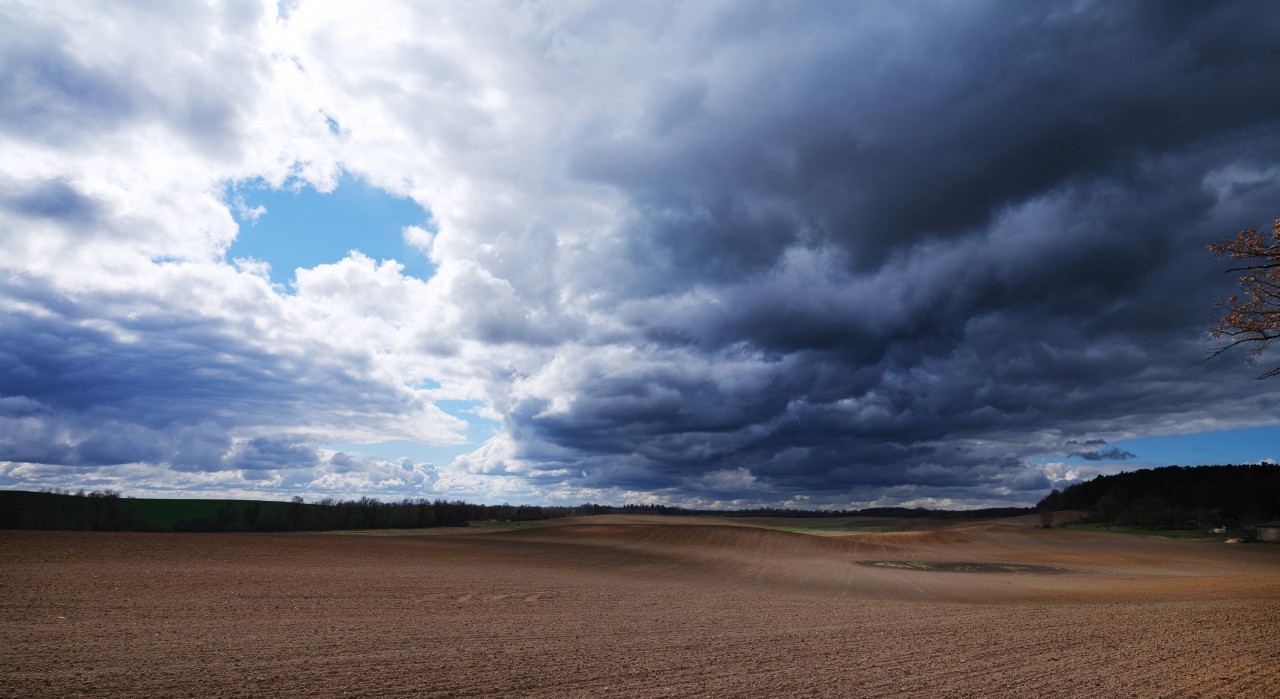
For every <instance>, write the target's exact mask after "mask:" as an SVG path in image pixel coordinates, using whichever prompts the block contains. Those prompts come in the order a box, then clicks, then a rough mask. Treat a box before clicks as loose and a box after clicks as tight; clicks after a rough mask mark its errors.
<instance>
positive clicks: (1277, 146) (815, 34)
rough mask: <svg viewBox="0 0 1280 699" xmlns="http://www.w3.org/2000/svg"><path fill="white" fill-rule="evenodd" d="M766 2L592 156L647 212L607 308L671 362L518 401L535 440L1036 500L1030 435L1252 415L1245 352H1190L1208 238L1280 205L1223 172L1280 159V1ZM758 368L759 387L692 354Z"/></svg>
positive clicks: (601, 469)
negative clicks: (565, 400) (708, 69)
mask: <svg viewBox="0 0 1280 699" xmlns="http://www.w3.org/2000/svg"><path fill="white" fill-rule="evenodd" d="M806 7H807V8H808V10H814V8H815V7H817V6H812V5H810V6H806ZM793 10H794V12H793ZM759 12H760V13H759V14H757V8H752V9H744V8H741V7H739V8H736V9H735V10H734V11H733V14H734V17H732V22H730V24H732V26H733V27H734V28H733V29H732V30H728V29H727V28H726V25H725V24H724V23H723V22H722V24H721V25H720V26H719V28H720V29H721V30H722V31H721V32H720V33H719V34H714V36H715V37H716V38H715V39H708V42H709V46H706V47H704V48H703V49H702V50H704V51H705V52H706V53H707V54H709V55H711V56H713V57H719V58H728V57H740V58H742V60H741V61H724V62H725V63H729V64H731V65H732V66H733V67H732V68H727V69H725V70H726V71H727V72H725V73H723V74H712V75H711V76H710V77H707V78H700V79H698V80H692V79H691V80H688V81H685V82H679V81H676V82H674V83H673V82H666V83H661V84H659V85H657V86H656V87H655V88H653V89H652V90H651V91H650V98H649V102H648V103H647V104H646V113H647V114H650V115H651V117H650V118H649V122H648V123H649V129H648V130H647V131H646V130H644V129H637V130H633V131H630V132H628V135H626V136H618V135H616V131H607V132H606V131H601V134H600V135H599V136H593V135H591V134H588V135H587V136H586V137H585V138H584V140H583V142H582V143H581V144H580V145H579V147H578V150H577V152H576V154H575V157H574V159H573V161H572V162H573V163H574V167H575V173H576V174H577V175H578V176H580V177H582V178H586V179H590V180H592V181H596V182H605V183H608V184H611V185H614V186H615V187H617V188H618V190H619V191H621V192H624V193H625V194H626V195H627V196H628V197H629V201H630V203H631V209H630V214H631V216H630V219H629V220H628V223H627V224H626V225H627V227H628V236H627V241H628V242H627V243H626V246H625V249H624V250H623V251H621V252H620V255H621V256H622V257H623V258H625V259H627V260H629V261H630V262H631V264H632V269H633V270H634V274H631V275H627V274H619V275H616V276H615V277H614V278H613V280H612V284H613V294H612V295H611V296H610V297H608V300H607V301H606V300H604V297H602V298H601V301H600V302H601V304H605V303H608V304H612V305H613V306H614V307H615V308H616V312H615V317H618V318H620V319H622V320H623V321H624V322H626V323H627V324H629V325H630V326H631V327H632V328H633V329H635V330H636V331H637V332H638V333H640V334H641V337H642V338H643V342H645V343H646V344H648V345H649V346H652V347H655V348H666V349H660V350H657V351H656V354H655V356H660V357H664V358H666V359H667V360H668V361H669V362H670V363H669V364H667V365H660V366H652V365H649V366H644V367H638V368H624V367H618V366H614V367H610V368H606V369H604V370H601V371H597V372H596V373H594V374H591V375H590V376H584V375H578V376H576V377H575V378H574V379H573V380H571V381H568V382H566V386H565V388H566V389H568V390H570V391H571V392H572V393H573V395H574V396H575V400H574V402H573V405H572V406H571V408H570V409H569V410H567V411H549V410H546V409H545V405H542V404H538V403H536V401H535V402H534V403H531V404H527V405H525V406H523V407H522V408H519V409H516V410H514V411H513V412H511V413H510V414H509V416H508V417H509V420H511V422H512V424H513V425H514V427H515V429H516V430H517V432H516V433H517V434H518V435H520V438H521V439H524V440H526V441H527V443H528V445H534V444H536V443H537V442H539V441H541V442H545V443H546V444H547V445H554V446H555V447H559V448H563V449H565V450H567V451H558V452H556V453H557V454H559V457H558V458H559V459H560V460H561V462H564V463H571V464H573V465H574V467H575V468H576V467H579V466H585V467H588V468H594V469H595V471H594V476H593V475H586V476H584V479H585V480H584V482H594V481H597V480H601V481H603V480H607V481H609V482H612V483H614V484H616V485H618V486H619V487H625V488H634V489H640V490H644V489H657V488H660V487H661V486H662V485H663V484H666V483H669V482H670V481H671V479H672V478H675V477H678V476H680V475H683V476H684V477H685V478H686V481H685V484H686V490H685V491H684V492H697V491H698V489H699V488H704V487H705V488H706V491H707V492H708V493H714V494H715V495H716V496H717V497H723V496H727V495H729V494H731V493H730V491H735V490H736V491H737V495H738V496H741V497H753V496H763V497H766V499H767V498H768V497H773V496H775V495H778V494H783V493H788V492H808V491H810V490H811V491H815V492H822V491H826V492H836V491H839V492H843V493H847V494H850V496H851V497H856V496H858V495H859V494H861V495H870V494H874V493H884V492H888V491H889V489H891V488H892V487H894V486H913V487H914V486H920V487H927V488H929V489H930V491H929V492H931V493H939V492H943V491H944V490H946V489H950V490H947V492H951V493H953V494H957V493H958V494H963V493H965V492H968V493H970V494H971V495H972V494H973V493H977V492H983V493H991V492H993V489H995V488H1004V489H1005V490H1004V491H1003V492H1006V493H1010V494H1009V495H1008V497H1010V498H1012V499H1021V500H1026V499H1028V497H1027V496H1026V495H1023V494H1020V492H1019V491H1021V490H1023V489H1027V490H1034V489H1035V488H1043V487H1047V485H1048V481H1046V480H1045V479H1044V477H1043V476H1040V475H1038V474H1034V473H1032V474H1031V475H1029V476H1026V477H1023V476H1020V475H1017V474H1020V473H1022V470H1023V467H1024V465H1025V461H1023V458H1025V457H1026V456H1029V455H1031V454H1037V453H1038V454H1042V455H1043V454H1053V453H1058V454H1060V455H1062V456H1065V455H1066V454H1067V453H1069V452H1072V451H1074V454H1073V455H1074V456H1079V457H1081V458H1085V459H1090V460H1103V459H1108V460H1124V459H1129V458H1133V455H1132V454H1129V453H1128V452H1124V451H1123V450H1119V449H1109V450H1081V449H1078V448H1076V449H1066V450H1062V451H1060V452H1054V451H1053V450H1054V449H1055V444H1060V442H1058V441H1056V440H1057V439H1060V438H1061V437H1070V436H1075V435H1078V441H1081V442H1082V443H1091V442H1093V439H1094V438H1090V437H1089V436H1088V435H1089V433H1090V432H1093V431H1097V432H1102V431H1107V430H1119V431H1121V432H1123V431H1125V430H1142V429H1149V428H1150V427H1151V426H1152V425H1156V424H1160V425H1164V426H1165V428H1166V429H1167V427H1168V425H1170V424H1176V423H1177V422H1178V420H1180V419H1183V418H1185V417H1187V416H1192V415H1199V414H1203V413H1204V411H1210V412H1212V413H1213V414H1215V415H1217V416H1221V417H1222V418H1224V419H1227V420H1230V419H1247V418H1246V416H1247V415H1248V411H1249V410H1250V409H1251V406H1252V404H1250V407H1242V406H1234V407H1233V406H1232V405H1231V404H1230V402H1231V401H1232V400H1233V397H1234V396H1236V395H1238V394H1239V392H1240V390H1241V387H1242V386H1244V385H1245V383H1244V382H1245V380H1246V379H1247V377H1244V376H1242V375H1240V371H1239V367H1238V366H1236V365H1233V364H1231V363H1230V362H1220V363H1214V364H1211V365H1203V364H1201V363H1200V362H1199V360H1200V359H1202V358H1203V352H1204V349H1205V347H1204V346H1203V344H1202V335H1203V328H1204V327H1206V325H1207V323H1208V320H1209V318H1210V316H1211V308H1210V304H1211V301H1212V299H1214V298H1215V297H1218V296H1222V295H1225V293H1227V289H1228V286H1229V284H1228V282H1229V280H1226V279H1224V278H1222V276H1221V271H1220V269H1219V268H1218V267H1215V265H1214V264H1213V263H1212V261H1211V260H1209V259H1208V258H1207V256H1206V254H1205V252H1204V245H1205V243H1206V242H1208V241H1210V240H1212V239H1215V238H1217V237H1220V236H1223V235H1227V234H1229V233H1232V232H1234V231H1235V230H1237V229H1240V228H1243V227H1248V226H1251V225H1258V224H1260V223H1263V222H1265V221H1266V220H1267V219H1268V217H1269V216H1271V215H1274V213H1275V212H1274V211H1273V210H1272V209H1270V208H1268V207H1273V206H1274V202H1275V200H1276V195H1277V194H1280V187H1277V184H1276V182H1275V181H1274V179H1273V178H1271V177H1258V176H1253V175H1247V174H1246V175H1243V176H1240V177H1239V180H1240V183H1239V184H1237V183H1235V182H1234V181H1232V179H1231V178H1232V177H1234V176H1235V175H1232V173H1238V172H1243V173H1248V172H1268V171H1270V170H1268V168H1271V167H1272V164H1273V163H1274V162H1276V160H1277V157H1280V138H1278V137H1277V136H1276V135H1275V134H1276V133H1277V130H1276V126H1277V125H1278V124H1277V119H1276V116H1275V115H1276V114H1280V89H1277V83H1276V75H1277V71H1280V58H1277V57H1276V56H1275V55H1274V54H1273V53H1268V50H1267V49H1268V48H1269V47H1272V46H1275V45H1277V41H1280V32H1278V31H1277V30H1276V26H1277V20H1280V16H1278V15H1277V13H1276V12H1275V10H1274V9H1271V8H1265V7H1262V6H1260V5H1258V4H1254V3H1215V4H1168V3H1145V4H1141V3H1139V4H1084V5H1077V6H1071V7H1061V6H1046V5H1034V4H1010V3H1004V4H986V5H979V6H965V7H964V8H963V9H960V8H958V7H954V6H953V7H948V8H933V9H932V10H930V11H928V12H924V11H917V10H913V9H910V8H908V6H905V5H903V6H898V5H893V6H886V7H882V8H879V9H876V10H875V11H870V10H866V9H865V8H864V7H863V6H856V7H855V6H853V5H848V4H835V5H824V6H821V9H820V11H812V12H809V11H806V10H802V9H796V8H794V7H792V6H788V8H787V11H786V12H785V13H780V14H777V15H769V14H768V13H767V12H766V11H763V10H761V11H759ZM721 20H723V21H728V20H727V18H721ZM880 21H885V22H887V23H888V25H890V26H894V27H901V26H904V25H905V26H909V30H901V29H898V30H889V31H886V32H885V33H884V34H883V36H880V37H879V38H876V39H874V40H873V39H871V38H868V35H867V32H866V31H865V30H864V28H863V25H866V24H875V23H876V22H880ZM841 34H847V35H848V36H849V37H850V40H848V41H838V40H837V41H831V40H830V37H832V36H836V37H838V36H840V35H841ZM855 37H856V38H855ZM716 41H719V42H720V43H718V44H716V43H715V42H716ZM743 45H751V46H754V47H756V48H757V49H758V50H757V51H756V52H755V53H754V54H751V53H746V52H740V51H739V49H740V48H741V47H742V46H743ZM784 48H785V50H783V49H784ZM704 57H705V56H704ZM709 62H711V61H709ZM735 71H738V72H735ZM1215 178H1216V179H1215ZM1224 182H1225V184H1223V183H1224ZM602 307H603V306H602ZM668 351H669V352H670V353H669V354H664V352H668ZM735 356H749V357H751V358H752V361H753V362H754V363H755V367H756V368H755V371H758V372H759V373H760V374H761V375H763V376H764V379H763V380H762V381H758V382H755V383H752V384H750V385H739V386H735V385H733V384H732V382H730V381H728V380H725V379H723V378H721V379H717V378H713V377H710V376H708V375H707V373H706V372H705V371H702V370H699V369H693V370H690V369H688V368H687V367H689V366H695V365H697V364H698V363H704V362H715V361H733V359H734V357H735ZM1046 435H1056V436H1057V437H1056V438H1055V439H1053V440H1049V439H1048V437H1047V436H1046ZM983 441H987V442H998V443H999V445H998V447H982V446H971V443H974V442H983ZM1051 442H1052V443H1051ZM949 445H951V446H949ZM955 445H960V446H955ZM529 449H530V451H529V452H528V453H530V454H542V453H550V452H552V451H554V450H552V449H546V450H545V451H538V450H537V449H536V448H534V447H533V446H529ZM566 454H568V455H567V456H566ZM602 463H607V464H609V465H602ZM743 468H745V469H747V470H748V471H749V473H750V475H751V476H752V477H753V478H754V480H750V479H745V478H730V477H728V476H726V477H723V478H719V480H717V479H716V478H711V477H710V474H736V473H738V471H737V469H743ZM604 474H607V475H604ZM1019 479H1021V480H1019ZM713 486H714V487H713ZM753 494H754V495H753ZM867 499H872V498H870V497H868V498H867Z"/></svg>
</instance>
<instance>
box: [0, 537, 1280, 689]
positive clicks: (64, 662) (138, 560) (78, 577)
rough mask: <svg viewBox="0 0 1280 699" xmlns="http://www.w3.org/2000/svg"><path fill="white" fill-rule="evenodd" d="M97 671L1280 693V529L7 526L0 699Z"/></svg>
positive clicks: (488, 682) (585, 685)
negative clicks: (1183, 537) (1239, 534)
mask: <svg viewBox="0 0 1280 699" xmlns="http://www.w3.org/2000/svg"><path fill="white" fill-rule="evenodd" d="M82 695H83V696H136V697H157V696H199V697H205V696H226V697H233V696H264V697H266V696H270V697H274V696H300V695H309V696H315V697H327V696H344V695H345V696H367V697H386V696H428V697H434V696H441V697H444V696H449V697H465V696H527V697H571V696H572V697H595V696H616V697H694V696H704V697H792V696H795V697H885V696H904V697H907V696H909V697H934V696H938V697H942V696H945V697H1030V696H1038V697H1128V696H1137V697H1159V696H1164V697H1280V546H1271V545H1237V546H1233V545H1226V544H1221V543H1212V542H1190V541H1168V540H1162V539H1153V538H1140V537H1130V536H1122V535H1115V534H1106V533H1084V532H1073V531H1061V530H1052V531H1047V530H1040V529H1036V528H1034V527H1033V526H1031V524H1030V523H1025V522H1014V523H1011V524H1010V523H984V524H966V525H961V526H949V527H939V528H933V529H930V530H926V531H914V532H900V533H894V532H886V533H861V534H852V535H847V536H811V535H808V534H802V533H791V532H784V531H777V530H773V529H768V528H764V527H759V526H753V525H751V523H749V522H742V521H727V520H726V521H719V520H709V519H705V518H699V519H696V520H678V519H663V518H653V519H648V518H639V517H597V518H578V519H571V520H563V524H561V525H559V526H547V527H538V528H529V529H524V530H516V531H494V532H488V533H470V532H462V531H452V532H450V531H443V530H431V531H428V532H424V533H410V534H396V535H369V534H359V533H328V534H288V535H259V534H226V535H219V534H205V535H201V534H116V533H69V532H15V531H4V532H0V697H3V696H13V697H24V698H25V697H40V696H50V697H66V696H82Z"/></svg>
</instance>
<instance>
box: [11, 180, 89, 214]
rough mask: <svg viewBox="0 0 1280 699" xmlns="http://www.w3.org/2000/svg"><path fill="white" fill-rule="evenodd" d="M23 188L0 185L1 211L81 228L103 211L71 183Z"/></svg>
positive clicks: (42, 183)
mask: <svg viewBox="0 0 1280 699" xmlns="http://www.w3.org/2000/svg"><path fill="white" fill-rule="evenodd" d="M23 185H25V186H23ZM23 185H19V184H17V183H2V182H0V210H8V211H11V212H13V213H15V214H18V215H20V216H23V217H27V218H42V219H50V220H54V221H60V222H64V223H74V224H80V225H83V224H85V223H88V222H90V221H92V220H93V219H95V218H97V216H98V215H99V213H100V212H101V208H102V207H101V206H100V205H99V204H98V203H97V202H95V201H94V200H93V199H92V198H90V197H87V196H85V195H83V194H81V193H80V192H79V191H77V190H76V188H75V187H74V186H72V185H71V184H69V183H67V182H63V181H60V180H48V181H44V182H37V183H23Z"/></svg>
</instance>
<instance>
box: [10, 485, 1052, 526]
mask: <svg viewBox="0 0 1280 699" xmlns="http://www.w3.org/2000/svg"><path fill="white" fill-rule="evenodd" d="M1034 511H1035V510H1034V509H1032V508H1029V507H1002V508H990V509H985V510H955V511H951V510H927V509H923V508H905V507H876V508H871V509H866V510H839V511H831V510H791V509H774V508H755V509H742V510H693V509H686V508H682V507H669V506H665V505H621V506H614V505H595V504H584V505H576V506H549V505H477V504H472V503H467V502H463V501H461V500H456V501H446V500H422V499H419V500H402V501H399V502H381V501H379V500H375V499H373V498H360V499H359V500H334V499H332V498H329V499H324V500H320V501H318V502H312V503H308V502H304V501H303V499H302V498H300V497H295V498H294V499H293V500H291V501H289V502H277V501H265V500H187V499H151V498H125V497H121V496H120V494H119V493H116V492H113V491H110V490H107V491H100V492H90V493H85V492H79V493H74V494H72V493H66V492H59V491H45V492H30V491H0V529H61V530H79V531H173V532H286V531H331V530H335V529H421V528H428V527H465V526H467V525H468V523H469V522H473V521H486V520H489V521H529V520H539V519H550V518H553V517H572V516H582V515H600V514H656V515H692V516H699V515H706V516H719V517H797V518H799V517H853V516H864V517H916V518H925V517H932V518H942V519H963V518H985V517H1011V516H1016V515H1025V514H1030V513H1032V512H1034Z"/></svg>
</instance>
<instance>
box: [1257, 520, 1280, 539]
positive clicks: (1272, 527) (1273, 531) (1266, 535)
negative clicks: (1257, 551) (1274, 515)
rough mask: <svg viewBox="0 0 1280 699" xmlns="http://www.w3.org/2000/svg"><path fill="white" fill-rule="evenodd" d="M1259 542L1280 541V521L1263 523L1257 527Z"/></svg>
mask: <svg viewBox="0 0 1280 699" xmlns="http://www.w3.org/2000/svg"><path fill="white" fill-rule="evenodd" d="M1258 540H1259V541H1280V519H1273V520H1271V521H1270V522H1263V523H1262V524H1259V525H1258Z"/></svg>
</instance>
